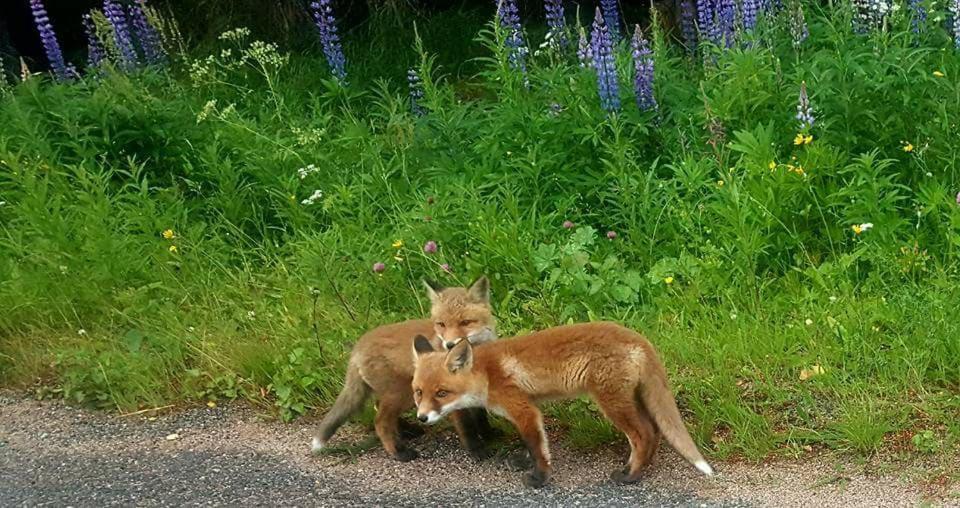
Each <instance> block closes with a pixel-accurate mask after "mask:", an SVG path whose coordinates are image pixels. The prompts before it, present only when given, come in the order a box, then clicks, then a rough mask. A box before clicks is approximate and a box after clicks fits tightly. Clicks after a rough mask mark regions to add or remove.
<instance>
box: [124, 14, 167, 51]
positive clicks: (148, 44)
mask: <svg viewBox="0 0 960 508" xmlns="http://www.w3.org/2000/svg"><path fill="white" fill-rule="evenodd" d="M146 7H147V2H146V0H136V1H135V2H134V3H133V4H131V5H130V21H131V22H132V23H133V30H134V32H135V33H136V34H137V39H139V40H140V49H141V50H143V57H144V59H145V60H146V61H147V63H148V64H153V65H156V64H161V63H163V62H164V61H165V60H166V58H167V55H166V53H164V51H163V44H162V43H161V42H160V34H159V33H158V32H157V30H156V28H154V27H153V25H151V24H150V20H148V19H147V13H146Z"/></svg>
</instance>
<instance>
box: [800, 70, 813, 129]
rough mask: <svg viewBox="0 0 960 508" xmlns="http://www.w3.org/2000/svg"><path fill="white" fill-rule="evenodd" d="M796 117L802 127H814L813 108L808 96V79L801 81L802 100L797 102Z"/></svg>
mask: <svg viewBox="0 0 960 508" xmlns="http://www.w3.org/2000/svg"><path fill="white" fill-rule="evenodd" d="M796 118H797V120H799V121H800V129H812V128H813V123H814V118H813V110H812V109H811V108H810V97H808V96H807V82H806V81H803V82H801V83H800V100H799V101H798V102H797V116H796Z"/></svg>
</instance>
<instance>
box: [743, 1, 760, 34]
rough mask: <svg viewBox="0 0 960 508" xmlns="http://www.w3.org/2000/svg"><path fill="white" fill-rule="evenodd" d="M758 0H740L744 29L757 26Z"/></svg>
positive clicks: (748, 29) (751, 28)
mask: <svg viewBox="0 0 960 508" xmlns="http://www.w3.org/2000/svg"><path fill="white" fill-rule="evenodd" d="M757 2H758V0H740V16H741V20H742V23H743V29H744V30H747V31H750V30H753V29H754V28H755V27H756V26H757V10H758V9H759V6H758V5H757Z"/></svg>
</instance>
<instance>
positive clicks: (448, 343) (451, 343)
mask: <svg viewBox="0 0 960 508" xmlns="http://www.w3.org/2000/svg"><path fill="white" fill-rule="evenodd" d="M456 345H457V343H456V342H447V343H445V344H444V345H443V347H445V348H447V349H453V346H456Z"/></svg>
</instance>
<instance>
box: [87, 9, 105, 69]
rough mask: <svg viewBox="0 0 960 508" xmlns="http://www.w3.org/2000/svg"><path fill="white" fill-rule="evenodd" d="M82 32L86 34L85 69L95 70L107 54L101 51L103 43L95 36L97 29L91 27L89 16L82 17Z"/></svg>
mask: <svg viewBox="0 0 960 508" xmlns="http://www.w3.org/2000/svg"><path fill="white" fill-rule="evenodd" d="M83 31H84V32H85V33H86V34H87V67H88V68H90V69H95V68H97V67H99V66H100V64H101V63H103V61H104V60H106V58H107V53H106V51H105V50H104V49H103V41H101V40H100V36H98V35H97V29H96V27H94V26H93V18H92V17H90V15H89V14H84V15H83Z"/></svg>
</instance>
